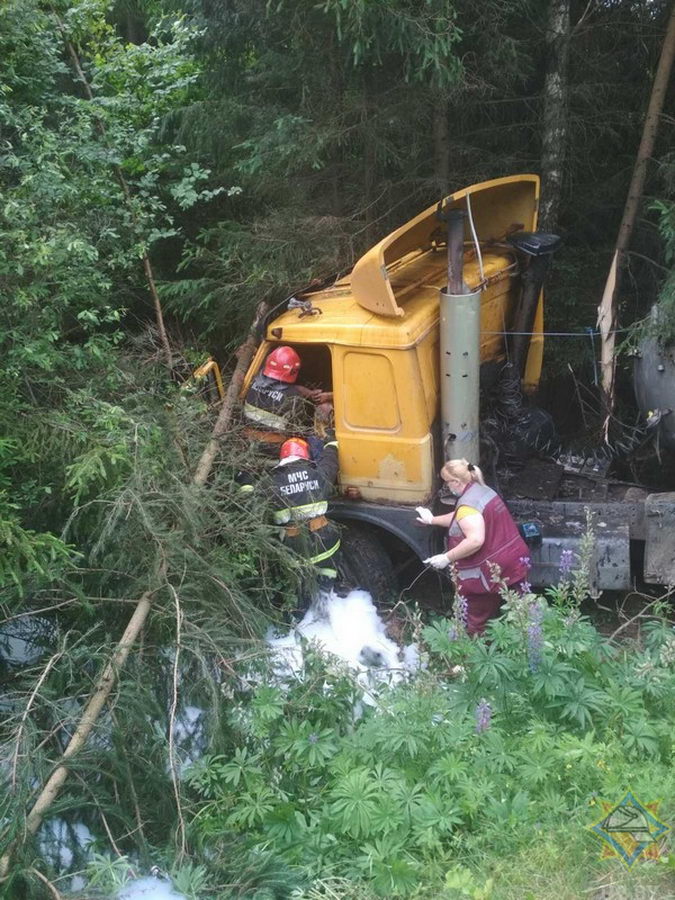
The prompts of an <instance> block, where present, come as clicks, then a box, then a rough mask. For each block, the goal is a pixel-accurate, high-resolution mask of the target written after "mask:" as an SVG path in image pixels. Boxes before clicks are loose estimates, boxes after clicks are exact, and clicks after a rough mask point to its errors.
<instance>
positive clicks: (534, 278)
mask: <svg viewBox="0 0 675 900" xmlns="http://www.w3.org/2000/svg"><path fill="white" fill-rule="evenodd" d="M538 200H539V179H538V177H537V176H536V175H516V176H511V177H506V178H499V179H496V180H493V181H488V182H483V183H481V184H476V185H473V186H471V187H469V188H466V189H463V190H461V191H457V192H456V193H454V194H452V195H450V196H449V197H447V198H446V199H445V200H444V201H443V202H442V203H441V204H439V205H438V206H434V207H430V208H429V209H427V210H425V211H424V212H422V213H420V214H419V215H418V216H416V217H415V218H414V219H412V220H411V221H409V222H407V223H406V224H405V225H403V226H402V227H401V228H399V229H397V230H396V231H394V232H393V233H392V234H390V235H388V236H387V237H386V238H384V239H383V240H382V241H380V242H379V243H378V244H377V245H376V246H374V247H373V248H372V249H371V250H369V251H368V252H367V253H366V254H365V255H364V256H363V257H362V258H361V259H360V260H359V261H358V262H357V263H356V265H355V266H354V268H353V269H352V271H351V272H350V273H349V274H348V275H346V276H345V277H341V278H338V279H337V280H335V281H334V282H333V283H332V284H330V285H329V286H325V287H323V288H321V289H320V290H308V291H306V292H303V293H302V294H300V295H298V296H296V297H294V298H291V301H290V302H286V303H284V304H283V306H284V307H285V308H283V309H282V310H280V309H279V308H277V310H275V312H274V314H272V315H271V316H269V317H268V319H267V321H266V323H265V325H264V334H263V335H262V336H261V337H262V340H261V343H260V345H259V347H258V350H257V353H256V355H255V357H254V359H253V361H252V363H251V366H250V368H249V371H248V373H247V376H246V379H245V383H244V388H243V392H244V393H245V391H246V390H247V388H248V386H249V385H250V383H251V380H252V379H253V377H254V376H255V374H257V372H258V371H259V370H260V369H261V366H262V364H263V362H264V360H265V358H266V356H267V355H268V354H269V353H270V351H271V350H272V349H274V347H275V346H278V345H280V344H284V345H289V346H291V347H293V348H295V350H296V351H297V352H298V353H299V355H300V357H301V359H302V376H303V381H304V383H305V384H310V385H313V384H315V385H320V386H321V388H322V389H323V390H326V391H332V392H333V398H334V400H333V402H334V415H335V431H336V436H337V439H338V443H339V461H340V477H339V485H338V494H337V496H336V498H335V500H334V501H333V503H332V504H331V509H330V514H331V516H332V517H333V518H334V519H336V520H338V521H339V522H340V523H342V525H343V547H344V551H345V553H344V555H345V566H346V567H347V569H348V575H349V576H351V577H352V578H356V579H357V580H359V581H360V582H361V583H362V584H363V586H364V587H367V588H370V589H371V590H374V591H375V592H376V593H381V592H382V591H384V590H388V589H391V588H392V586H393V579H392V573H393V572H394V571H395V566H396V564H397V563H398V562H399V560H400V559H401V557H402V554H401V550H402V547H407V548H409V550H410V551H412V552H413V553H414V554H416V555H417V556H418V557H419V558H420V559H424V558H426V557H427V556H429V555H432V554H433V553H435V552H438V551H439V550H440V549H441V543H442V540H443V535H442V534H441V532H440V529H425V528H420V527H417V526H416V525H415V524H414V523H415V513H414V509H415V507H416V506H418V505H425V506H431V507H432V508H433V509H434V511H438V512H446V511H447V509H448V507H447V505H445V504H447V503H448V502H450V500H449V498H447V497H444V496H443V494H442V492H441V490H440V483H439V479H438V471H439V469H440V466H441V465H442V462H443V461H444V459H448V458H453V457H465V458H466V459H468V460H471V461H474V460H477V459H478V458H480V461H481V465H482V466H483V468H484V471H485V473H486V476H487V479H488V481H489V482H490V483H491V484H492V485H493V486H494V487H495V488H496V489H498V490H499V491H500V492H501V493H502V494H503V495H504V497H505V499H506V500H507V503H508V505H509V507H510V509H511V510H512V512H513V514H514V516H515V517H516V519H517V521H520V522H524V521H527V522H530V523H536V524H537V525H538V527H539V529H540V534H541V539H540V546H538V547H533V549H532V558H533V569H532V572H531V576H532V577H531V580H532V583H533V584H535V585H538V586H541V585H545V584H550V583H553V582H555V581H556V580H557V575H558V566H559V562H560V557H561V553H562V551H563V550H572V551H574V552H578V551H579V548H580V543H581V540H582V538H583V534H584V531H585V528H586V521H587V515H588V513H589V512H590V514H591V515H592V518H593V520H594V530H595V535H596V540H595V551H594V558H593V563H592V581H593V588H594V589H595V590H596V591H601V590H607V589H616V590H625V589H629V588H630V587H631V586H632V585H633V583H634V579H636V578H638V577H639V578H643V579H644V580H645V581H647V582H653V583H658V584H673V583H675V539H674V538H673V535H674V534H675V495H674V494H648V492H647V491H645V490H642V489H641V488H639V487H636V486H635V485H629V484H623V483H621V482H618V481H613V480H611V479H606V478H603V477H601V476H599V475H597V474H595V473H593V472H591V473H587V474H583V473H579V472H570V471H568V469H567V468H566V467H565V466H564V465H563V464H562V463H561V462H558V461H555V459H554V458H552V457H554V456H555V454H554V453H553V451H554V449H555V448H554V446H553V445H552V443H551V439H550V432H551V423H550V417H548V416H547V415H546V414H545V413H543V412H542V411H540V410H537V409H536V407H533V406H532V405H531V404H530V402H529V401H528V399H527V398H528V395H532V394H533V393H534V391H535V390H536V388H537V386H538V383H539V379H540V375H541V371H542V362H543V349H544V344H543V339H544V308H543V294H542V284H543V280H544V278H545V275H546V271H547V269H548V264H549V260H550V258H551V255H552V253H553V252H554V250H555V249H556V247H557V244H558V243H559V241H558V239H557V238H556V237H555V236H553V235H546V234H542V233H541V232H537V231H536V224H537V207H538ZM242 396H243V394H242ZM516 425H517V426H518V427H517V428H516ZM516 431H518V434H519V435H520V439H519V440H518V441H514V440H513V439H512V438H513V435H514V434H515V433H516ZM519 448H520V449H519ZM518 455H520V456H521V457H522V458H520V459H518V458H517V457H518ZM543 457H547V458H543ZM643 548H644V554H643V553H642V549H643ZM643 558H644V566H642V559H643ZM640 569H642V570H641V571H640Z"/></svg>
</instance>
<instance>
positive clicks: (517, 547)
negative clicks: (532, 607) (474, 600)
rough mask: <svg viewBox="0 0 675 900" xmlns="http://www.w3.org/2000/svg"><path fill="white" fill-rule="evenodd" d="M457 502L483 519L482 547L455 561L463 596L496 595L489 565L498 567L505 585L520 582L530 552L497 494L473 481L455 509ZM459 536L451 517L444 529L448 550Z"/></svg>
mask: <svg viewBox="0 0 675 900" xmlns="http://www.w3.org/2000/svg"><path fill="white" fill-rule="evenodd" d="M460 505H461V506H471V507H472V508H473V509H475V510H477V511H478V512H479V513H481V515H482V516H483V519H484V520H485V541H484V543H483V546H482V547H481V548H480V549H479V550H476V552H475V553H472V554H471V556H466V557H464V559H458V560H457V562H456V563H455V565H456V567H457V574H458V576H459V581H460V584H461V586H462V592H463V593H464V594H465V595H466V596H467V597H468V596H470V595H471V594H485V593H492V594H497V593H498V592H499V588H498V585H497V584H496V583H495V581H494V578H493V570H492V568H491V567H493V566H495V565H496V566H498V567H499V577H500V578H501V579H503V580H504V581H505V582H506V583H507V584H515V583H516V582H518V581H522V580H523V579H524V578H525V577H526V575H527V570H528V561H529V556H530V551H529V550H528V547H527V544H526V543H525V541H524V540H523V539H522V537H521V536H520V532H519V531H518V526H517V525H516V523H515V522H514V521H513V519H512V517H511V513H510V512H509V511H508V509H507V508H506V504H505V503H504V501H503V500H502V498H501V497H500V496H499V494H497V493H495V491H493V490H492V488H490V487H487V486H486V485H482V484H477V483H476V482H473V483H472V484H471V485H469V487H468V488H466V490H465V491H464V493H463V494H462V496H461V498H460V499H459V500H458V501H457V508H459V506H460ZM463 538H464V534H463V532H462V529H461V528H460V526H459V523H458V522H455V521H454V520H453V521H452V522H451V523H450V528H449V530H448V550H452V549H453V547H456V546H457V544H459V543H460V541H462V540H463Z"/></svg>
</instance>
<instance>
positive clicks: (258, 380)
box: [244, 347, 327, 443]
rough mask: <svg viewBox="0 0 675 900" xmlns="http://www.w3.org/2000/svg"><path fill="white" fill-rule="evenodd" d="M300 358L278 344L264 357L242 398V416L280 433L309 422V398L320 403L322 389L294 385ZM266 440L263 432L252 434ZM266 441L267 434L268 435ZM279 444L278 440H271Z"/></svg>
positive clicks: (293, 351) (255, 423)
mask: <svg viewBox="0 0 675 900" xmlns="http://www.w3.org/2000/svg"><path fill="white" fill-rule="evenodd" d="M299 372H300V357H299V356H298V354H297V353H296V352H295V350H294V349H293V348H292V347H277V348H276V350H273V351H272V352H271V353H270V355H269V356H268V357H267V359H266V360H265V365H264V367H263V370H262V373H260V374H258V375H256V376H255V378H254V379H253V382H252V384H251V387H250V388H249V389H248V393H247V394H246V398H245V400H244V416H245V418H246V419H247V421H248V422H250V423H252V424H253V425H254V426H258V428H260V427H261V426H262V428H264V429H265V430H266V431H267V432H273V433H276V434H277V436H278V435H279V434H284V433H288V432H289V431H295V430H297V429H298V428H299V427H304V426H305V425H306V424H308V422H309V421H311V414H309V413H308V401H313V402H315V403H316V402H319V403H320V402H322V401H324V400H325V397H326V396H327V395H325V393H324V392H322V391H321V390H320V389H319V388H317V389H315V390H313V389H311V388H307V387H304V386H303V385H300V384H296V381H297V378H298V374H299ZM254 436H256V437H258V438H259V439H261V440H263V441H264V440H265V435H264V434H261V433H257V434H256V435H254ZM267 439H268V442H270V441H269V437H268V438H267ZM275 442H276V443H280V442H281V441H280V440H279V439H278V437H277V439H276V441H275V440H272V441H271V443H275Z"/></svg>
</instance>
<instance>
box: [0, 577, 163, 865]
mask: <svg viewBox="0 0 675 900" xmlns="http://www.w3.org/2000/svg"><path fill="white" fill-rule="evenodd" d="M149 612H150V594H143V596H142V597H141V599H140V600H139V601H138V604H137V606H136V609H135V610H134V613H133V615H132V617H131V618H130V619H129V624H128V625H127V627H126V629H125V631H124V634H123V635H122V637H121V638H120V640H119V643H118V644H117V648H116V650H115V652H114V653H113V655H112V658H111V659H110V662H109V663H108V664H107V666H106V667H105V669H104V670H103V673H102V674H101V677H100V678H99V680H98V682H97V684H96V690H95V691H94V693H93V694H92V695H91V697H90V698H89V702H88V703H87V705H86V707H85V709H84V712H83V713H82V716H81V718H80V721H79V723H78V725H77V728H76V729H75V732H74V733H73V736H72V737H71V739H70V740H69V741H68V746H67V747H66V749H65V750H64V751H63V756H62V757H61V763H60V764H59V765H58V766H57V768H56V769H55V770H54V771H53V772H52V774H51V775H50V777H49V778H48V780H47V783H46V784H45V786H44V787H43V788H42V790H41V791H40V793H39V795H38V798H37V800H36V801H35V803H34V804H33V807H32V809H31V811H30V812H29V813H28V816H27V818H26V831H27V832H28V833H29V834H35V832H36V831H37V830H38V828H39V827H40V825H41V824H42V820H43V819H44V816H45V813H46V812H47V810H48V809H49V807H50V806H51V805H52V803H53V802H54V800H56V798H57V796H58V794H59V791H60V790H61V788H62V787H63V784H64V782H65V780H66V778H67V777H68V768H67V766H66V764H65V763H66V761H67V760H68V759H70V757H71V756H74V755H75V754H76V753H78V752H79V751H80V750H81V749H82V748H83V747H84V745H85V744H86V743H87V739H88V738H89V734H90V733H91V730H92V728H93V727H94V725H95V724H96V720H97V719H98V717H99V715H100V713H101V710H102V709H103V707H104V705H105V702H106V700H107V699H108V697H109V696H110V692H111V691H112V689H113V685H114V684H115V680H116V678H117V673H118V671H119V670H120V669H121V668H122V666H123V665H124V663H125V662H126V659H127V656H128V655H129V651H130V650H131V647H132V645H133V643H134V641H135V640H136V638H137V637H138V634H139V632H140V630H141V628H142V627H143V624H144V622H145V620H146V619H147V617H148V613H149ZM12 850H13V847H10V848H9V849H8V850H7V851H6V852H5V854H4V856H2V858H0V879H3V878H5V876H6V875H7V873H8V871H9V863H10V860H11V854H12Z"/></svg>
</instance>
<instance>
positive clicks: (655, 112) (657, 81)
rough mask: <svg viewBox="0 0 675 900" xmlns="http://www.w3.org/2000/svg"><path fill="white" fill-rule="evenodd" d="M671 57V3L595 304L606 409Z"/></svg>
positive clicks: (674, 28)
mask: <svg viewBox="0 0 675 900" xmlns="http://www.w3.org/2000/svg"><path fill="white" fill-rule="evenodd" d="M674 59H675V4H673V6H672V8H671V11H670V17H669V19H668V27H667V29H666V35H665V37H664V40H663V46H662V48H661V55H660V57H659V63H658V66H657V69H656V74H655V75H654V82H653V85H652V92H651V96H650V98H649V106H648V108H647V113H646V115H645V120H644V127H643V131H642V139H641V141H640V146H639V148H638V152H637V157H636V159H635V165H634V167H633V175H632V178H631V182H630V187H629V189H628V197H627V199H626V205H625V207H624V212H623V217H622V219H621V225H620V226H619V235H618V237H617V241H616V246H615V248H614V256H613V258H612V264H611V266H610V270H609V275H608V277H607V282H606V284H605V290H604V293H603V296H602V300H601V301H600V305H599V306H598V325H599V327H600V333H601V337H602V360H601V363H602V387H603V390H604V392H605V402H606V407H607V411H608V413H609V412H611V410H612V407H613V405H614V378H615V372H616V354H615V347H616V328H617V325H618V317H617V293H618V288H619V284H620V278H621V271H622V267H623V266H624V265H625V257H626V253H627V250H628V247H629V244H630V240H631V236H632V234H633V227H634V225H635V220H636V218H637V214H638V210H639V208H640V204H641V202H642V193H643V190H644V184H645V178H646V177H647V163H648V162H649V160H650V158H651V155H652V152H653V150H654V143H655V141H656V134H657V131H658V127H659V118H660V115H661V111H662V109H663V104H664V102H665V97H666V92H667V90H668V83H669V79H670V73H671V70H672V68H673V60H674Z"/></svg>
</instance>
